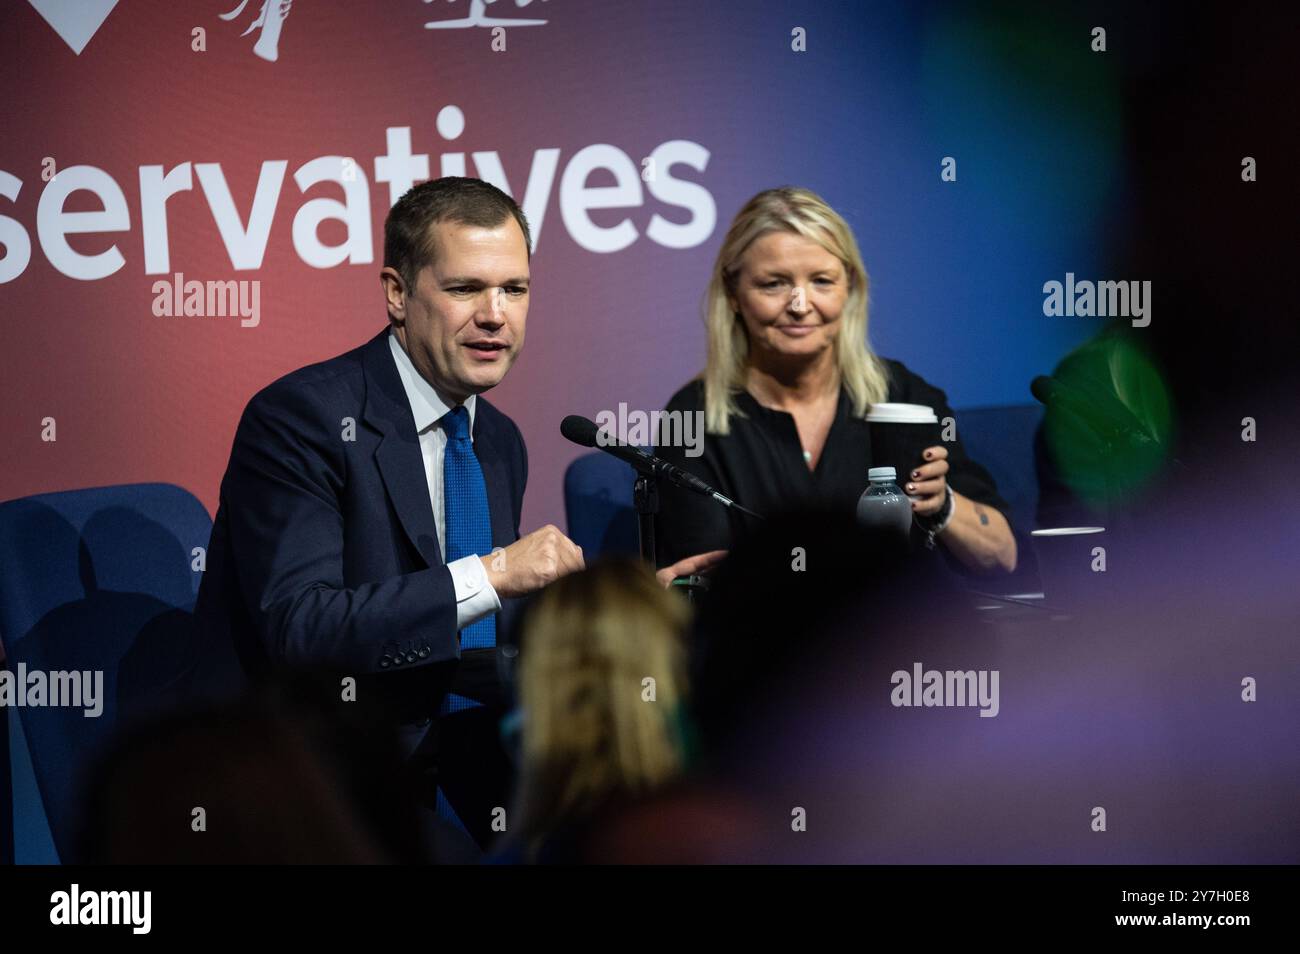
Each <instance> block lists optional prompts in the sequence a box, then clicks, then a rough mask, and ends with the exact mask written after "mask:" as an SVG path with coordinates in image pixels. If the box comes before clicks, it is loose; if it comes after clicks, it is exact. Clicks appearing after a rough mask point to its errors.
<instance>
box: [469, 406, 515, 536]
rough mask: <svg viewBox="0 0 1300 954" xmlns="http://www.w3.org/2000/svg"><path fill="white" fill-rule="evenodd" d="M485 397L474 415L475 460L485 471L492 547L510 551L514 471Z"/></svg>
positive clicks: (512, 529) (512, 527) (484, 479)
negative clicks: (508, 462) (509, 464)
mask: <svg viewBox="0 0 1300 954" xmlns="http://www.w3.org/2000/svg"><path fill="white" fill-rule="evenodd" d="M486 403H487V402H486V401H484V400H483V395H481V394H480V395H479V396H478V408H477V409H476V410H475V412H474V456H475V457H477V458H478V465H479V467H480V468H482V470H483V483H485V484H486V485H487V496H488V513H489V514H490V515H491V518H492V546H493V547H508V546H510V544H512V543H514V542H515V540H514V530H515V521H514V517H513V513H514V507H513V506H512V505H511V501H510V487H511V486H512V485H511V480H510V469H509V467H508V465H507V464H506V458H505V456H504V454H503V453H502V450H501V446H500V443H499V441H500V438H501V435H500V433H498V431H499V429H498V428H496V427H493V426H492V424H491V423H490V422H491V421H492V420H494V418H493V416H492V410H493V409H491V408H485V407H484V405H485V404H486Z"/></svg>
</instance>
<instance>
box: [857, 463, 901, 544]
mask: <svg viewBox="0 0 1300 954" xmlns="http://www.w3.org/2000/svg"><path fill="white" fill-rule="evenodd" d="M896 476H897V475H896V473H895V471H894V468H892V467H872V468H871V469H870V470H869V471H868V472H867V478H868V479H869V480H870V481H871V485H870V486H869V487H867V489H866V490H864V491H863V492H862V496H861V497H859V498H858V525H859V526H862V527H866V528H867V529H869V530H873V531H877V532H878V533H879V535H880V536H881V538H882V539H883V540H887V541H888V542H890V543H893V544H897V545H899V546H903V547H907V546H909V544H910V541H911V531H912V501H911V500H910V499H909V498H908V497H907V496H906V495H905V494H904V493H903V490H902V488H901V487H899V486H898V484H896V483H894V480H895V478H896Z"/></svg>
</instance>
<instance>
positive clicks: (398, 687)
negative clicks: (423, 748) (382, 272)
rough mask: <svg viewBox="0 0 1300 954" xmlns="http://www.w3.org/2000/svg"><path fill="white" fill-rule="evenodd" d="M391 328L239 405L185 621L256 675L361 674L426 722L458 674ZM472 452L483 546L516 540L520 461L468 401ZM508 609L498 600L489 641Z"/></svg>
mask: <svg viewBox="0 0 1300 954" xmlns="http://www.w3.org/2000/svg"><path fill="white" fill-rule="evenodd" d="M387 337H388V330H387V329H385V330H384V331H382V332H381V333H380V334H378V335H376V336H375V337H374V338H373V339H371V340H370V341H369V342H368V343H366V344H364V345H362V346H361V347H359V348H357V349H355V350H353V351H349V352H348V353H346V354H343V355H340V356H339V357H336V358H332V359H330V360H328V361H324V362H321V363H320V364H314V365H311V366H309V367H306V368H302V369H300V370H298V371H295V372H293V373H291V374H289V375H287V376H285V377H283V378H281V379H280V380H278V381H276V382H275V383H273V384H271V385H270V386H268V387H267V388H265V389H263V390H262V391H260V392H259V393H258V394H257V395H256V396H254V397H253V399H252V400H251V401H250V402H249V404H248V407H247V408H246V409H245V411H244V414H243V417H242V418H241V420H240V422H239V428H238V430H237V432H236V434H235V441H234V446H233V448H232V450H231V452H230V464H229V466H228V467H227V469H226V474H225V477H224V479H223V480H222V482H221V501H220V505H219V508H218V510H217V516H216V520H215V522H214V525H213V529H212V539H211V542H210V544H209V548H208V555H207V569H206V572H205V573H204V577H203V582H202V585H201V587H200V590H199V595H198V601H197V605H196V607H195V615H196V617H197V618H198V620H199V622H200V625H201V627H202V631H204V632H205V633H206V634H207V635H208V636H209V637H210V638H213V639H215V640H218V641H224V640H230V641H231V642H233V645H234V647H235V650H236V652H237V654H238V656H239V658H240V661H241V663H242V665H243V669H244V671H245V672H246V673H247V674H248V675H249V676H250V677H251V678H252V679H253V680H254V681H259V680H262V679H265V678H266V677H268V676H271V675H273V674H274V673H275V672H276V670H281V669H284V670H291V671H295V672H310V673H315V674H319V675H322V676H328V677H329V678H330V679H331V680H334V682H333V685H334V687H335V690H334V691H335V692H336V693H340V692H341V690H340V689H339V688H338V687H339V686H340V682H339V681H337V680H338V679H339V678H341V677H342V676H353V677H355V678H356V680H357V702H358V703H362V704H370V705H376V704H377V705H378V706H380V707H381V708H382V709H383V711H384V713H385V720H386V721H387V720H389V719H391V718H396V720H397V721H398V722H399V723H403V724H405V723H421V724H427V720H428V719H429V718H430V717H433V716H436V714H437V710H438V704H439V702H440V700H441V698H442V696H443V695H444V694H445V692H446V691H447V689H448V688H449V687H450V685H451V683H452V680H453V678H454V676H455V673H456V669H457V665H458V660H459V657H460V651H459V646H458V641H457V635H456V633H457V631H456V595H455V591H454V589H453V586H452V580H451V573H450V571H448V569H447V567H446V566H445V565H444V563H443V559H442V554H441V552H440V549H439V546H438V535H437V528H436V526H435V524H434V517H433V508H432V507H431V506H430V501H429V488H428V483H427V480H426V478H425V470H424V459H423V457H422V456H421V454H420V443H419V438H418V436H417V435H416V432H415V422H414V418H413V417H412V415H411V408H410V404H409V403H408V401H407V397H406V392H405V391H404V390H403V388H402V382H401V379H400V378H399V376H398V373H397V367H396V365H395V364H394V363H393V356H392V354H391V353H390V351H389V345H388V341H387ZM476 401H477V406H476V409H475V412H474V452H475V454H476V455H477V457H478V460H479V464H480V466H481V467H482V468H483V477H484V480H485V482H486V484H487V492H488V501H489V512H490V515H491V521H492V544H493V546H494V547H504V546H508V545H509V544H511V543H513V542H514V541H515V540H517V539H519V518H520V512H521V510H522V507H523V498H524V485H525V483H526V482H527V479H528V458H527V454H526V452H525V449H524V441H523V437H522V436H521V435H520V433H519V429H518V428H517V427H516V426H515V424H514V422H513V421H511V420H510V418H508V417H506V416H505V415H504V414H502V413H501V412H500V411H498V410H497V409H496V408H494V407H493V406H492V405H491V404H489V403H488V402H487V401H486V400H484V399H483V397H482V395H480V396H479V397H478V398H477V399H476ZM516 611H517V605H516V601H512V600H503V601H502V609H501V612H500V613H498V615H497V633H498V640H499V641H502V639H503V637H504V636H505V635H506V634H507V633H509V631H510V625H511V618H512V616H513V614H514V613H515V612H516Z"/></svg>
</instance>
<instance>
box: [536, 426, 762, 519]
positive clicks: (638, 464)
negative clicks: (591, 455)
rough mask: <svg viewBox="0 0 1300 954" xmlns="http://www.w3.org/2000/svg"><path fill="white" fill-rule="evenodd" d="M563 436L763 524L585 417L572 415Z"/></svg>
mask: <svg viewBox="0 0 1300 954" xmlns="http://www.w3.org/2000/svg"><path fill="white" fill-rule="evenodd" d="M560 433H561V434H563V435H564V437H565V438H566V439H568V440H571V441H573V443H575V444H580V445H582V446H583V447H594V448H596V449H597V450H603V451H604V452H605V453H607V454H613V455H614V456H615V457H617V458H618V459H619V460H622V461H625V462H626V463H628V464H631V465H632V467H633V468H634V469H635V470H636V471H637V473H640V474H644V475H646V476H647V477H662V478H664V479H665V480H667V481H668V482H669V483H670V484H674V485H675V486H678V487H682V488H684V489H686V490H693V491H695V492H696V493H697V494H703V495H704V496H705V497H712V498H713V499H714V500H716V501H718V503H720V504H722V505H723V506H724V507H730V508H732V509H733V510H739V511H740V512H741V513H746V514H749V515H750V516H751V517H758V519H760V520H762V519H763V518H762V516H760V515H759V514H756V513H754V511H752V510H748V509H746V508H745V507H742V506H741V505H740V504H738V503H736V502H735V501H734V500H732V499H731V498H730V497H728V496H726V495H725V494H722V493H719V492H718V491H717V490H714V489H713V488H712V487H710V486H709V485H708V484H706V483H705V482H704V481H702V480H700V478H698V477H696V476H695V475H694V474H692V473H691V472H690V471H686V470H682V468H680V467H678V466H676V465H675V464H670V463H668V461H666V460H664V459H663V458H662V457H655V456H653V455H651V454H647V453H646V452H645V451H643V450H641V448H639V447H633V446H632V445H631V444H624V443H623V442H622V441H621V440H619V439H618V438H617V437H614V436H612V435H610V434H608V433H605V432H602V431H600V430H599V429H598V428H597V427H596V424H595V422H594V421H591V420H588V419H587V418H585V417H580V416H579V415H577V414H570V415H569V416H568V417H566V418H565V419H564V420H563V421H561V422H560Z"/></svg>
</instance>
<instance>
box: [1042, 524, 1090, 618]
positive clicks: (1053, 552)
mask: <svg viewBox="0 0 1300 954" xmlns="http://www.w3.org/2000/svg"><path fill="white" fill-rule="evenodd" d="M1030 536H1031V537H1033V540H1034V554H1035V555H1036V556H1037V557H1038V573H1039V576H1040V577H1041V578H1042V581H1043V602H1044V603H1045V604H1046V605H1047V606H1048V607H1049V608H1053V609H1061V610H1066V611H1070V612H1080V611H1086V610H1088V609H1090V608H1095V607H1097V606H1099V605H1101V604H1102V603H1103V602H1104V600H1105V599H1106V593H1107V583H1108V581H1109V577H1108V576H1107V574H1106V571H1105V570H1104V569H1102V567H1104V566H1105V563H1104V555H1103V554H1099V553H1097V552H1096V548H1097V547H1102V548H1104V547H1105V546H1106V532H1105V527H1053V528H1051V529H1046V530H1034V531H1032V532H1031V533H1030Z"/></svg>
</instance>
